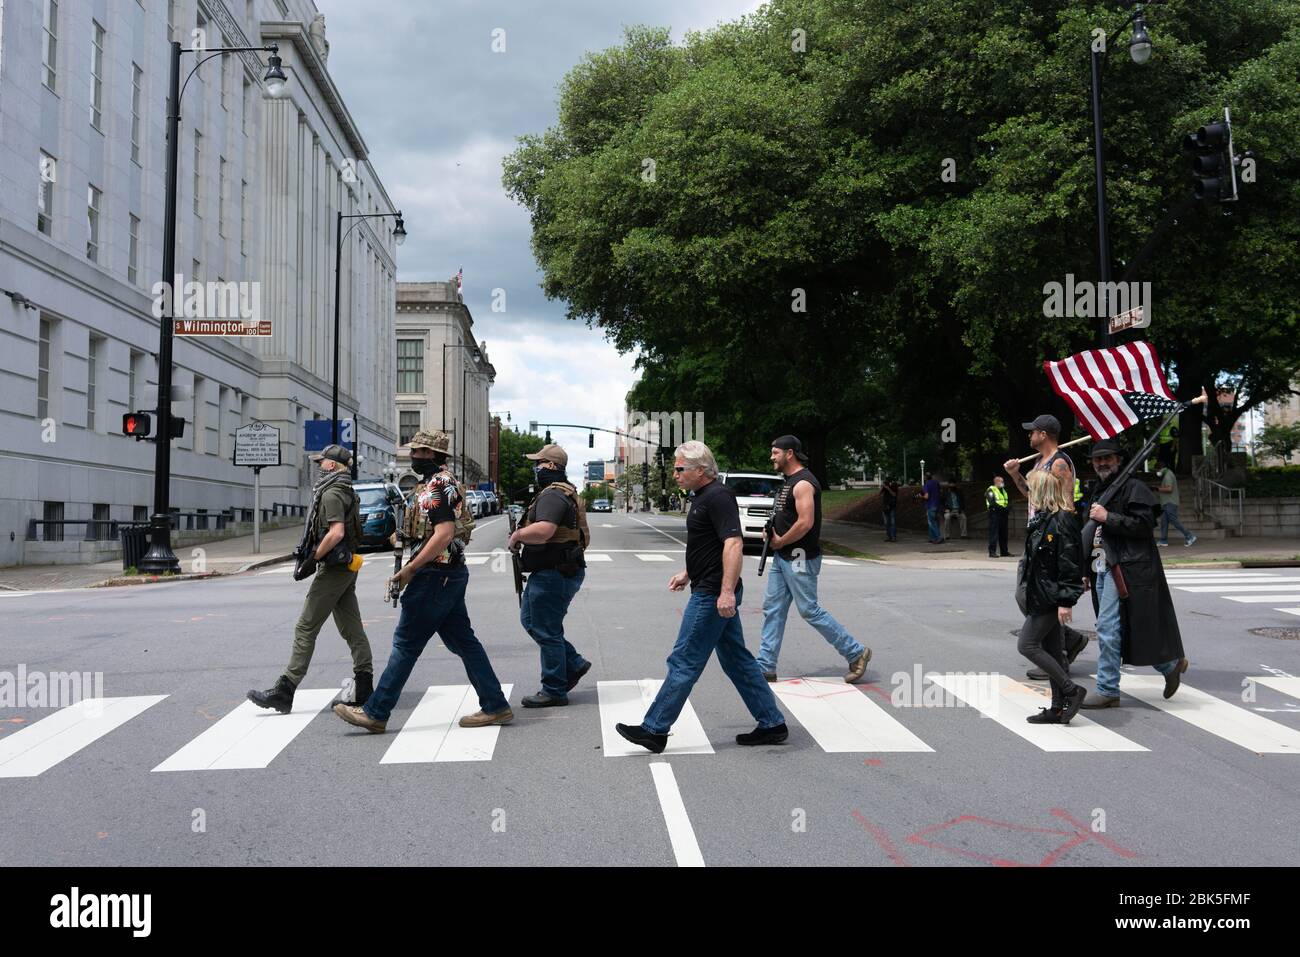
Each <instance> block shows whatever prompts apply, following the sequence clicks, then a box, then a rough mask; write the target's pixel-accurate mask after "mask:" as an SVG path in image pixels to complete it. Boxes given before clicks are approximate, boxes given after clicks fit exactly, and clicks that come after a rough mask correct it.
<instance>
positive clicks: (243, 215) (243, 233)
mask: <svg viewBox="0 0 1300 957" xmlns="http://www.w3.org/2000/svg"><path fill="white" fill-rule="evenodd" d="M239 255H241V256H247V255H248V181H247V180H242V179H241V180H240V181H239Z"/></svg>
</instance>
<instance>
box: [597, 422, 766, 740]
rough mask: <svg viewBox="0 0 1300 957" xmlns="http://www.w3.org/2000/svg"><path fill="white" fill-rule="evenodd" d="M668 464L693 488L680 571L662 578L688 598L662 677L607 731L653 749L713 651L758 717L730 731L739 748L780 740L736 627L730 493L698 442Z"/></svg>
mask: <svg viewBox="0 0 1300 957" xmlns="http://www.w3.org/2000/svg"><path fill="white" fill-rule="evenodd" d="M674 458H675V463H674V466H673V469H674V474H675V477H676V479H677V484H678V485H679V486H680V487H681V488H682V489H683V490H684V491H687V492H694V493H695V495H694V497H693V498H692V505H691V510H690V512H689V513H688V515H687V516H686V570H685V571H681V572H678V573H677V574H676V575H674V576H673V577H672V578H670V579H669V580H668V588H669V589H670V590H671V591H681V590H682V589H684V588H685V587H686V586H687V584H688V583H689V584H690V586H691V597H690V600H689V601H688V602H687V603H686V608H685V610H684V611H683V612H682V623H681V627H680V628H679V629H678V631H677V643H676V644H675V645H674V646H673V651H672V654H671V655H669V656H668V677H667V678H666V679H665V680H664V683H663V685H661V686H660V688H659V693H658V694H657V695H655V700H654V702H653V703H652V704H651V705H650V710H648V711H647V712H646V715H645V717H644V718H643V719H642V721H641V723H640V724H637V725H626V724H616V725H614V730H616V731H617V732H618V733H619V734H620V735H622V736H623V737H624V738H626V739H627V740H629V741H631V742H632V743H633V744H638V745H640V746H641V747H643V748H645V749H646V750H647V751H651V752H653V753H654V754H660V753H661V752H662V751H663V750H664V748H665V747H667V746H668V732H669V731H670V730H671V729H672V726H673V724H674V723H675V722H676V721H677V717H678V715H680V714H681V712H682V708H683V707H685V705H686V699H687V697H688V696H689V695H690V693H691V688H693V687H694V686H695V682H696V681H697V680H699V677H700V674H701V673H702V672H703V671H704V666H705V665H706V664H708V661H709V656H710V655H712V654H713V653H714V651H715V650H716V652H717V655H718V664H720V665H722V670H723V671H724V672H725V673H726V675H727V677H728V678H730V679H731V683H732V684H734V685H735V686H736V690H737V691H739V692H740V697H741V698H742V699H743V700H744V702H745V707H747V708H748V709H749V713H750V714H751V715H753V716H754V719H755V720H756V721H757V722H758V727H756V728H755V729H754V730H753V731H751V732H749V733H747V734H738V735H736V743H737V744H743V745H756V744H781V743H782V742H783V741H785V739H786V738H787V737H788V736H789V729H788V728H787V727H786V725H785V716H784V715H783V714H781V709H780V708H778V707H777V705H776V695H774V694H773V693H772V689H771V687H770V686H769V685H768V683H767V682H766V681H764V680H763V671H762V669H761V668H759V666H758V662H757V661H755V660H754V656H753V655H751V654H750V653H749V651H748V649H746V648H745V636H744V633H743V632H742V630H741V626H740V616H739V614H738V611H739V609H740V603H741V599H742V598H743V596H744V586H743V585H742V584H741V582H740V572H741V568H742V565H743V564H744V560H745V556H744V538H743V537H742V534H743V533H742V531H741V527H740V508H739V507H738V506H737V505H736V495H735V493H734V492H732V491H731V489H729V488H728V487H727V486H726V485H725V484H723V483H722V482H719V481H717V478H718V463H717V462H716V461H715V460H714V458H713V453H712V452H710V451H709V447H708V446H707V445H705V444H704V443H703V442H697V441H691V442H685V443H683V444H682V445H679V446H678V447H677V449H676V451H675V452H674Z"/></svg>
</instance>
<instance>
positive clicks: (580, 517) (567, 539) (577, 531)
mask: <svg viewBox="0 0 1300 957" xmlns="http://www.w3.org/2000/svg"><path fill="white" fill-rule="evenodd" d="M548 489H558V490H559V491H561V492H563V493H564V497H565V498H567V499H568V500H569V504H570V505H572V506H573V508H574V511H575V512H576V513H577V520H576V521H575V523H574V525H573V527H569V526H566V525H557V526H556V527H555V533H554V534H553V535H552V536H551V537H550V538H548V539H547V540H546V541H545V542H543V543H542V544H545V545H568V544H570V543H573V542H576V543H578V545H580V546H582V550H583V551H584V552H585V551H586V550H587V546H588V545H590V544H591V531H590V529H588V527H587V510H586V509H585V508H584V507H583V502H582V500H581V499H579V498H578V490H577V489H575V488H574V487H573V486H572V485H570V484H569V483H567V482H552V483H551V484H550V485H548V486H546V488H544V489H542V490H541V491H540V492H538V493H537V494H536V495H535V496H534V497H533V500H532V501H531V502H529V503H528V510H527V511H526V512H525V513H524V521H523V524H522V525H521V526H520V527H521V528H522V527H524V526H526V525H531V524H532V523H533V522H535V521H536V520H537V519H536V515H537V500H538V499H540V498H541V497H542V496H543V495H544V494H546V492H547V490H548Z"/></svg>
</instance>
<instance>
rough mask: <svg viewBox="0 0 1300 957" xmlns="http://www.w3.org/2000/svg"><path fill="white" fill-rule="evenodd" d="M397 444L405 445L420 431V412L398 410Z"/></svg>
mask: <svg viewBox="0 0 1300 957" xmlns="http://www.w3.org/2000/svg"><path fill="white" fill-rule="evenodd" d="M397 416H398V420H399V421H398V427H397V444H398V445H405V444H406V443H407V442H410V441H411V438H412V437H413V436H414V435H415V433H416V432H419V431H420V413H419V412H398V413H397Z"/></svg>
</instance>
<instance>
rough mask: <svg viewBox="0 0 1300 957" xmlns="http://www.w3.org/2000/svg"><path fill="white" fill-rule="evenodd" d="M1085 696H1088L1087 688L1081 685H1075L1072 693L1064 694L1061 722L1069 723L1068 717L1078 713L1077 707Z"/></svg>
mask: <svg viewBox="0 0 1300 957" xmlns="http://www.w3.org/2000/svg"><path fill="white" fill-rule="evenodd" d="M1086 697H1088V689H1087V688H1085V687H1084V686H1083V685H1075V686H1074V693H1073V694H1069V695H1066V696H1065V705H1064V707H1062V708H1061V724H1069V723H1070V719H1071V718H1073V717H1074V716H1075V715H1076V714H1078V713H1079V707H1080V705H1082V704H1083V699H1084V698H1086Z"/></svg>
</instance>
